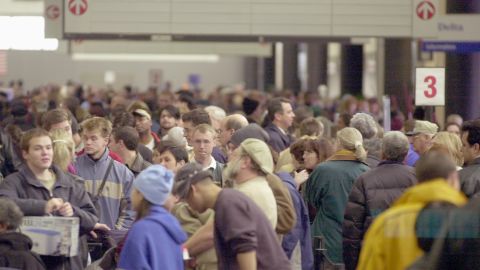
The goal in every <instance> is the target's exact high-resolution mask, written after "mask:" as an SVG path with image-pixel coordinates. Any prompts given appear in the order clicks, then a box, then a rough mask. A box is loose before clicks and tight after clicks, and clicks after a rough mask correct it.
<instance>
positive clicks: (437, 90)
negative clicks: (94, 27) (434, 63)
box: [415, 68, 445, 106]
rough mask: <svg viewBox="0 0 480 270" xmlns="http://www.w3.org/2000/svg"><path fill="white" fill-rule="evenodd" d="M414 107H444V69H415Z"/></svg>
mask: <svg viewBox="0 0 480 270" xmlns="http://www.w3.org/2000/svg"><path fill="white" fill-rule="evenodd" d="M415 82H416V83H415V105H417V106H421V105H427V106H444V105H445V68H417V72H416V80H415Z"/></svg>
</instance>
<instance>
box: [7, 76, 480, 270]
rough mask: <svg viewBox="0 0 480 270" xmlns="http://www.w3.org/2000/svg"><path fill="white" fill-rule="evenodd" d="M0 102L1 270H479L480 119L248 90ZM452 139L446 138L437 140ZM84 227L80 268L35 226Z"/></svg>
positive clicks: (88, 93)
mask: <svg viewBox="0 0 480 270" xmlns="http://www.w3.org/2000/svg"><path fill="white" fill-rule="evenodd" d="M10 90H11V91H10V92H1V91H0V107H1V108H0V116H1V117H2V119H1V129H0V145H1V147H0V168H1V170H0V173H1V174H0V176H1V184H0V267H10V268H14V269H117V268H119V269H162V270H169V269H172V270H173V269H175V270H176V269H198V270H214V269H242V270H254V269H275V270H280V269H285V270H287V269H288V270H290V269H295V270H296V269H302V270H311V269H453V268H456V269H475V268H476V267H478V266H480V260H479V259H478V258H480V257H478V253H477V250H479V249H477V248H476V247H477V246H478V245H479V243H480V242H478V240H477V239H478V235H479V233H480V231H479V226H478V217H479V216H478V211H477V208H478V207H479V205H480V204H478V202H477V201H478V194H480V171H479V170H478V168H479V167H480V161H479V160H480V120H470V121H465V122H463V119H462V118H461V117H460V116H459V115H451V116H449V117H448V118H447V119H446V122H445V124H443V123H441V124H438V123H433V122H430V121H427V120H426V119H423V117H419V115H421V114H419V113H416V114H415V117H416V118H417V119H405V117H404V116H403V114H402V113H401V112H400V110H398V109H397V108H396V107H395V106H394V110H393V111H392V113H391V115H392V126H391V127H389V128H390V130H391V131H385V130H384V128H383V126H381V124H382V122H383V120H382V117H383V113H382V112H381V109H380V108H381V106H380V104H379V103H378V102H377V100H376V99H370V100H361V99H357V98H355V97H352V96H345V97H343V98H342V99H340V100H327V99H321V98H320V96H319V95H318V93H316V92H303V93H300V94H296V95H295V94H293V93H292V92H289V91H284V92H278V93H271V94H266V93H262V92H258V91H246V90H245V89H242V88H241V87H236V88H233V89H225V88H219V89H217V90H215V91H213V92H212V93H210V95H209V96H204V94H203V93H202V92H200V91H198V90H189V89H181V90H179V91H176V92H173V91H171V90H169V89H165V90H163V91H158V92H157V91H156V90H155V89H150V90H148V91H147V92H144V93H140V94H139V93H136V92H135V91H134V90H133V89H131V88H130V87H126V88H125V89H124V90H122V91H116V92H115V91H111V90H108V91H107V90H98V89H93V88H91V89H83V87H81V86H78V85H74V84H69V85H67V86H65V87H56V86H52V85H49V86H45V87H40V88H37V89H34V90H33V91H32V92H31V93H29V95H21V93H22V90H21V89H10ZM440 127H442V129H443V130H444V131H440V130H441V129H440ZM45 215H53V216H59V217H77V218H78V219H79V227H80V230H79V236H78V237H79V252H78V255H77V256H73V257H67V256H47V255H38V254H36V253H35V252H34V251H32V250H31V248H32V241H31V240H30V239H29V238H28V237H27V236H26V235H24V234H22V233H21V231H19V230H18V229H19V227H20V225H21V223H22V218H23V216H45Z"/></svg>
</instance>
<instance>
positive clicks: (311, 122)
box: [299, 117, 323, 137]
mask: <svg viewBox="0 0 480 270" xmlns="http://www.w3.org/2000/svg"><path fill="white" fill-rule="evenodd" d="M299 131H300V137H302V136H314V137H320V136H322V135H323V124H322V122H320V121H317V120H316V119H315V118H313V117H309V118H306V119H305V120H303V121H302V122H301V123H300V127H299Z"/></svg>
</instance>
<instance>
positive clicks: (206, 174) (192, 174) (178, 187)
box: [172, 163, 213, 199]
mask: <svg viewBox="0 0 480 270" xmlns="http://www.w3.org/2000/svg"><path fill="white" fill-rule="evenodd" d="M205 178H210V179H213V175H212V173H211V171H210V170H204V169H203V166H202V165H200V164H198V163H187V164H185V166H183V167H182V168H181V169H180V170H178V172H177V174H176V175H175V184H174V185H173V191H172V193H173V194H175V195H176V196H178V197H180V198H182V199H185V198H186V197H187V196H188V192H189V191H190V187H191V186H192V185H195V184H196V183H198V182H199V181H202V180H204V179H205Z"/></svg>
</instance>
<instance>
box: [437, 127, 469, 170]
mask: <svg viewBox="0 0 480 270" xmlns="http://www.w3.org/2000/svg"><path fill="white" fill-rule="evenodd" d="M438 147H443V148H444V149H445V150H446V152H447V153H448V154H449V155H450V157H451V158H452V160H453V161H454V162H455V165H457V169H458V170H461V169H462V166H463V153H462V140H461V139H460V137H459V136H458V135H457V134H455V133H451V132H448V131H442V132H438V133H437V134H436V135H435V137H434V138H433V141H432V148H431V149H436V148H438Z"/></svg>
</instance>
